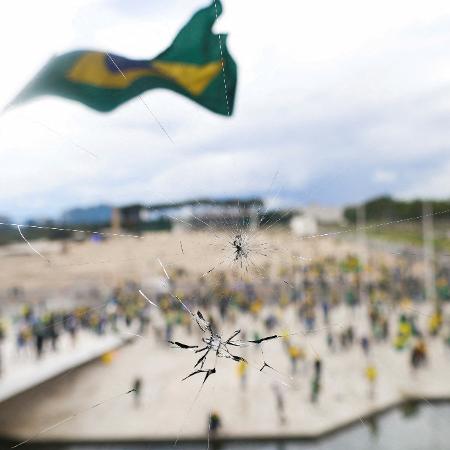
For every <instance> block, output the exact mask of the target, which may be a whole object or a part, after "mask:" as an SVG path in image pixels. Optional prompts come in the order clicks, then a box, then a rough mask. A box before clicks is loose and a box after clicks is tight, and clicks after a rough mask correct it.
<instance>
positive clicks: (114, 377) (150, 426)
mask: <svg viewBox="0 0 450 450" xmlns="http://www.w3.org/2000/svg"><path fill="white" fill-rule="evenodd" d="M254 239H255V240H254V243H255V246H258V245H260V244H261V243H263V242H267V243H269V249H268V250H266V253H267V254H268V256H261V257H259V258H256V259H255V264H256V265H257V266H260V264H264V262H265V261H267V260H269V261H270V262H271V265H272V268H271V269H270V270H271V272H272V273H273V275H274V276H275V275H276V274H277V272H278V271H279V269H280V267H281V266H283V265H288V266H289V265H291V264H292V262H293V261H296V262H297V263H299V264H302V262H304V261H308V258H312V259H315V258H317V257H324V256H339V255H341V256H342V255H344V254H346V253H347V252H351V251H355V249H356V248H357V247H356V245H355V244H354V242H351V241H343V242H340V243H338V242H336V241H335V240H333V239H299V238H294V237H293V236H292V235H289V234H288V233H280V232H267V233H263V234H261V235H257V236H256V237H254ZM228 242H229V236H226V235H225V234H222V233H216V232H209V233H205V232H196V233H153V234H147V235H145V236H144V237H143V239H134V238H113V239H110V240H107V241H105V242H103V243H94V242H84V243H77V244H75V243H72V244H69V246H68V248H67V249H66V252H65V253H62V252H61V251H60V249H58V248H57V247H56V250H55V249H53V251H47V253H46V256H47V257H48V258H49V259H50V260H51V263H50V264H49V263H47V262H46V261H44V260H42V259H40V258H39V256H37V255H35V254H32V253H31V254H30V255H28V256H9V257H6V256H5V258H7V260H9V261H11V262H12V263H13V264H9V265H7V268H6V269H5V270H4V271H3V272H2V273H1V274H0V276H1V279H0V282H1V284H2V286H3V287H4V288H8V287H11V286H14V285H23V286H25V288H26V290H27V294H29V293H30V292H43V293H45V292H48V291H55V292H56V291H58V292H67V293H73V289H74V287H76V286H83V287H86V286H93V287H96V288H99V289H100V290H104V291H109V290H110V289H111V288H112V287H113V286H114V285H115V284H116V283H120V282H121V281H123V280H125V279H133V280H136V281H138V282H140V283H142V285H143V286H145V285H146V283H148V284H151V283H153V282H154V280H155V279H158V278H164V277H165V275H164V269H163V267H162V266H161V265H160V263H159V261H158V260H160V261H161V262H162V263H163V265H164V268H165V269H166V270H167V272H168V274H169V276H170V275H171V274H172V273H173V272H174V270H175V268H176V267H183V268H185V269H187V270H189V271H190V272H191V273H196V274H199V275H200V274H203V273H206V272H207V271H208V270H210V269H211V268H212V267H216V270H219V269H220V268H222V267H223V268H224V269H226V270H232V269H233V267H232V266H229V264H230V263H231V261H232V258H233V254H232V251H231V250H230V249H228V248H227V243H228ZM52 245H53V246H54V244H52ZM44 247H45V246H44ZM54 247H55V246H54ZM224 247H225V248H226V250H225V251H223V250H221V249H222V248H224ZM40 250H42V251H43V252H44V253H45V251H46V250H45V248H42V249H40ZM22 251H23V248H22ZM299 257H300V258H299ZM382 257H383V258H385V259H386V260H390V261H393V258H394V256H393V255H391V254H383V256H382V254H381V253H379V254H378V255H377V258H382ZM258 270H259V269H257V271H256V272H258ZM242 276H243V277H249V278H250V279H252V277H257V276H259V275H258V273H254V272H253V271H250V272H249V273H248V274H247V272H245V270H244V271H242ZM281 282H282V279H281V278H280V283H281ZM422 312H423V313H424V314H421V316H420V320H421V321H422V323H423V324H424V323H425V322H426V320H427V316H426V314H428V313H430V312H431V310H430V307H429V306H428V307H427V306H425V309H424V311H422ZM366 317H367V314H366V312H365V311H364V309H363V308H361V309H359V310H356V312H353V313H352V312H351V311H349V310H347V309H345V308H344V307H340V308H339V309H338V310H335V311H334V312H333V315H332V318H331V322H332V324H333V325H332V329H333V330H334V331H338V330H339V328H340V327H344V326H347V325H349V324H353V326H355V327H356V333H357V335H361V334H365V333H366V332H367V328H368V325H367V323H366ZM152 320H153V321H155V322H156V323H158V321H160V320H161V317H160V316H159V312H158V311H157V310H155V311H154V312H153V316H152ZM391 320H392V321H394V320H395V316H394V315H392V317H391ZM393 325H394V324H392V326H393ZM279 327H280V328H282V329H283V330H286V329H287V330H289V331H290V332H291V333H295V332H297V331H298V332H299V334H297V335H295V336H293V337H292V339H293V340H294V341H295V342H296V343H297V344H299V345H301V346H302V348H303V349H304V350H305V352H306V355H307V359H306V362H305V364H303V365H302V366H301V367H300V369H299V372H298V374H297V375H296V376H295V377H294V378H293V379H291V378H290V377H289V373H290V364H289V359H288V357H287V355H286V352H285V350H284V349H283V345H282V342H281V340H276V341H273V342H271V343H270V344H267V345H265V347H264V350H265V359H266V360H267V361H268V362H270V364H271V365H272V366H273V367H274V368H276V369H277V371H279V372H280V373H277V372H274V371H271V370H268V369H265V370H264V372H260V371H259V369H260V367H261V365H262V356H261V353H260V350H259V349H258V348H256V349H255V348H248V349H246V350H242V351H243V352H244V353H243V356H245V357H246V358H247V359H248V360H249V362H250V367H249V369H248V376H247V387H246V388H245V389H243V388H242V387H241V386H240V384H239V378H238V376H237V371H236V364H235V363H234V362H233V361H230V360H225V359H224V360H219V361H218V367H217V368H218V373H217V374H215V375H214V376H213V377H211V379H210V380H208V382H207V383H206V384H205V386H204V388H203V389H202V391H201V393H200V395H198V398H196V396H197V394H198V392H199V387H200V386H201V379H198V378H197V379H196V378H195V377H193V378H190V379H189V380H186V381H184V382H181V381H180V380H181V379H182V378H183V377H184V376H186V375H187V374H188V373H190V372H191V370H192V366H193V362H194V358H195V355H193V354H192V353H190V352H185V351H180V350H173V349H169V348H168V347H167V346H165V345H162V344H161V342H160V341H158V340H157V339H156V337H155V336H154V334H153V332H150V333H149V335H147V336H145V337H144V338H136V340H135V341H134V343H132V344H130V345H127V346H125V347H123V348H122V349H121V350H120V351H118V352H117V354H116V357H115V358H114V359H113V361H112V362H111V363H110V364H105V363H102V362H101V361H97V362H94V363H92V364H89V365H88V366H85V367H82V368H80V369H78V370H74V371H72V372H70V373H68V374H66V375H64V376H62V377H60V378H57V379H55V380H52V381H50V382H48V383H45V384H44V385H42V386H40V387H37V388H35V389H33V390H32V391H29V392H26V393H24V394H22V395H19V396H17V397H16V398H14V399H11V400H8V401H7V402H6V403H3V404H2V407H1V408H0V434H1V435H4V436H13V437H18V438H22V439H26V438H27V437H30V436H32V435H33V434H34V433H38V432H39V431H40V430H43V429H45V428H47V427H49V426H52V425H53V424H56V423H58V422H59V421H61V420H64V419H65V418H67V417H70V416H71V415H73V414H76V413H78V412H79V411H85V410H86V408H89V406H91V405H94V404H96V403H98V402H101V401H104V400H108V401H107V402H106V403H105V404H103V405H101V406H98V407H97V408H94V409H92V410H89V411H86V412H82V413H81V414H78V415H77V416H76V417H75V418H73V419H72V420H70V421H68V422H67V423H64V424H61V425H60V426H57V427H55V428H52V429H51V430H48V431H47V432H46V433H45V434H44V435H42V436H40V438H45V439H62V440H67V439H68V440H115V439H120V440H138V439H143V440H148V439H150V440H151V439H156V440H158V439H169V440H170V439H174V438H176V437H177V436H178V435H180V437H183V438H202V437H205V436H206V423H207V416H208V413H209V412H210V411H212V410H216V411H218V412H219V414H220V415H221V417H222V422H223V428H222V430H221V435H222V436H224V437H248V436H258V437H265V436H317V435H320V434H321V433H324V432H326V431H329V430H331V429H334V428H336V427H338V426H341V425H343V424H346V423H349V422H351V421H354V420H360V419H362V420H364V417H366V416H367V415H368V414H370V413H372V412H374V411H377V410H380V409H383V408H386V407H388V406H390V405H393V404H395V403H398V402H400V401H401V400H402V399H404V398H406V397H408V396H414V397H418V398H422V397H423V398H425V399H430V398H436V397H450V385H449V384H448V374H449V373H450V357H449V355H448V349H445V348H444V345H443V343H442V341H441V340H439V339H436V340H435V341H432V342H430V363H429V365H428V366H427V367H426V368H424V369H423V370H422V371H420V372H418V373H417V374H415V375H413V374H412V373H411V369H410V367H409V360H408V357H409V354H408V353H406V352H404V353H399V352H397V351H395V350H394V349H393V348H392V345H391V343H386V344H380V345H378V346H376V347H375V348H374V350H373V353H372V355H371V358H372V360H373V361H374V362H375V364H376V365H377V367H378V371H379V379H378V381H377V385H376V395H375V398H374V399H370V398H369V395H368V385H367V380H366V379H365V376H364V369H365V367H366V364H367V359H366V357H365V356H364V355H363V353H362V350H361V348H360V347H359V346H358V345H356V346H354V348H352V349H351V350H348V351H345V352H339V353H333V352H331V351H330V350H329V349H328V348H327V347H326V341H325V334H326V332H327V331H328V329H329V328H322V327H323V323H320V322H319V323H318V324H317V327H318V330H317V332H316V333H313V334H311V335H308V336H305V335H303V333H302V332H303V330H302V329H300V328H299V324H298V321H297V320H296V319H295V320H294V311H293V310H292V309H290V308H288V309H287V310H285V312H284V315H283V320H282V323H281V324H280V325H279ZM236 328H241V329H244V330H248V332H249V333H251V332H254V331H255V330H258V329H259V330H260V331H261V332H262V330H261V325H260V324H257V323H254V322H253V320H252V319H251V318H250V317H249V316H242V317H238V319H237V323H236V324H235V325H233V326H229V325H228V326H227V327H226V328H225V329H223V330H222V331H223V333H224V334H225V335H226V334H231V333H232V331H234V329H236ZM280 331H282V330H280ZM177 333H178V334H177V335H176V336H175V338H176V339H180V340H185V341H186V340H189V341H191V340H196V339H197V340H198V339H199V338H200V335H199V334H198V332H197V334H194V335H193V336H185V335H183V332H182V331H180V330H177ZM317 355H320V357H321V358H322V360H323V364H324V369H323V383H322V393H321V397H320V401H319V402H318V404H311V402H310V381H311V376H312V370H313V368H312V361H313V360H314V358H315V357H316V356H317ZM136 377H140V378H142V380H143V394H142V402H141V405H140V406H139V407H136V406H135V404H134V399H133V398H132V396H131V395H122V396H119V397H117V398H115V396H117V395H120V394H121V393H124V392H126V391H127V390H129V389H130V387H131V385H132V383H133V381H134V379H135V378H136ZM275 385H277V386H279V387H280V389H281V392H282V396H283V399H284V402H285V411H286V416H287V420H286V423H281V422H280V420H279V418H278V415H277V410H276V402H275V395H274V386H275ZM109 399H110V400H109ZM195 399H196V400H195ZM194 400H195V401H194Z"/></svg>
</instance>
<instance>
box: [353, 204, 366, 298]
mask: <svg viewBox="0 0 450 450" xmlns="http://www.w3.org/2000/svg"><path fill="white" fill-rule="evenodd" d="M356 224H357V229H358V242H359V252H358V253H359V255H360V259H361V272H360V277H359V292H358V295H359V302H360V304H363V303H365V301H366V300H367V298H366V290H365V287H366V286H365V284H366V281H367V280H366V278H367V277H366V270H367V265H368V248H367V233H366V205H365V204H364V203H361V205H359V207H358V209H357V215H356Z"/></svg>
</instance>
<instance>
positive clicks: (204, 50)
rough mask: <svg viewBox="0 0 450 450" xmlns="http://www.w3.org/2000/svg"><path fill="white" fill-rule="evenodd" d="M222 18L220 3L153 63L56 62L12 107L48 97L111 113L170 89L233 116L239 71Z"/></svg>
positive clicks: (82, 58)
mask: <svg viewBox="0 0 450 450" xmlns="http://www.w3.org/2000/svg"><path fill="white" fill-rule="evenodd" d="M221 13H222V5H221V3H220V1H219V0H214V1H213V2H212V4H211V5H210V6H208V7H206V8H204V9H201V10H199V11H197V12H196V13H195V14H194V16H193V17H192V18H191V20H190V21H189V22H188V23H187V24H186V25H185V26H184V27H183V28H182V29H181V30H180V32H179V33H178V35H177V36H176V37H175V39H174V41H173V42H172V45H171V46H170V47H169V48H168V49H167V50H165V51H163V52H162V53H160V54H159V55H158V56H156V57H155V58H153V59H150V60H148V59H147V60H133V59H128V58H125V57H123V56H119V55H115V54H111V53H107V52H100V51H91V50H78V51H73V52H69V53H64V54H62V55H60V56H56V57H54V58H52V59H51V60H50V61H49V62H48V63H47V64H46V65H45V66H44V67H43V68H42V69H41V71H40V72H39V73H38V74H37V75H36V76H35V77H34V78H33V79H32V80H31V81H30V82H29V83H28V85H27V86H25V88H24V89H23V90H22V91H21V92H20V93H19V94H18V95H17V96H16V97H15V98H14V100H13V101H12V102H11V103H10V104H9V105H8V107H11V106H15V105H19V104H21V103H24V102H27V101H29V100H31V99H33V98H35V97H39V96H42V95H56V96H60V97H65V98H68V99H72V100H76V101H79V102H81V103H84V104H85V105H87V106H89V107H91V108H93V109H96V110H98V111H111V110H113V109H114V108H116V107H118V106H119V105H121V104H122V103H124V102H126V101H127V100H130V99H132V98H133V97H136V96H138V95H140V94H141V93H142V92H144V91H146V90H149V89H155V88H165V89H170V90H172V91H175V92H178V93H179V94H182V95H184V96H186V97H188V98H190V99H191V100H194V101H195V102H197V103H198V104H200V105H202V106H204V107H205V108H208V109H210V110H211V111H214V112H216V113H218V114H223V115H231V113H232V112H233V106H234V98H235V92H236V83H237V68H236V63H235V62H234V60H233V58H232V57H231V55H230V54H229V53H228V49H227V46H226V37H227V36H226V35H225V34H221V35H218V34H214V33H213V32H212V30H211V29H212V26H213V25H214V22H215V21H216V18H217V17H218V16H219V15H220V14H221Z"/></svg>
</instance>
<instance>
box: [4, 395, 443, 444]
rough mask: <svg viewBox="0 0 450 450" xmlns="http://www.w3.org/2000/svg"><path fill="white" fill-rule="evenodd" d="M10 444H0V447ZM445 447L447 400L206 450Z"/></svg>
mask: <svg viewBox="0 0 450 450" xmlns="http://www.w3.org/2000/svg"><path fill="white" fill-rule="evenodd" d="M10 447H11V446H10V445H7V444H0V449H1V450H4V449H5V450H6V449H9V448H10ZM21 448H22V449H23V450H38V449H39V450H43V449H45V450H176V449H178V450H206V448H207V445H206V442H205V443H201V444H184V443H179V444H178V445H177V447H173V444H142V443H140V444H95V445H92V444H83V445H78V444H77V445H73V444H71V445H30V444H29V445H25V446H23V447H21ZM306 449H308V450H428V449H430V450H449V449H450V403H433V404H432V405H431V404H427V403H422V404H414V403H410V404H407V405H404V406H402V407H401V408H398V409H396V410H393V411H390V412H388V413H386V414H384V415H381V416H379V417H376V418H373V419H370V420H369V419H365V420H364V424H362V423H361V424H358V425H355V426H353V427H351V428H347V429H346V430H343V431H341V432H338V433H335V434H333V435H331V436H329V437H327V438H324V439H320V440H317V441H269V442H254V443H252V442H233V443H224V444H217V443H213V442H211V445H210V450H306Z"/></svg>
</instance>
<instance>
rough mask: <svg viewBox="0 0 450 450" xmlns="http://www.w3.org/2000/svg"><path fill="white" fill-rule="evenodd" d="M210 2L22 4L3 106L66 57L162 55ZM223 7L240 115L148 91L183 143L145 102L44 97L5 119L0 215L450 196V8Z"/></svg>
mask: <svg viewBox="0 0 450 450" xmlns="http://www.w3.org/2000/svg"><path fill="white" fill-rule="evenodd" d="M207 4H208V1H205V0H154V1H151V2H150V1H147V0H126V1H125V0H88V1H87V0H79V1H72V0H65V1H64V2H62V1H59V0H53V1H46V0H39V1H33V0H28V1H22V0H15V1H14V2H8V4H7V5H4V7H3V9H2V14H1V16H0V47H1V55H2V63H1V67H2V71H1V83H0V107H3V106H4V105H6V103H7V102H8V101H9V100H10V99H11V98H12V97H13V96H14V95H15V94H16V93H17V91H18V90H20V89H21V87H22V86H23V85H24V84H25V83H26V82H27V81H28V80H29V79H30V78H31V77H32V76H33V75H34V74H35V73H36V71H37V70H39V69H40V68H41V66H42V65H43V64H44V63H45V62H46V61H47V60H48V59H49V58H50V57H51V56H52V55H54V54H59V53H63V52H65V51H69V50H73V49H79V48H85V49H86V48H89V49H98V50H107V51H110V52H113V53H117V54H121V55H124V56H127V57H131V58H151V57H153V56H155V55H156V54H157V53H159V52H160V51H162V50H163V49H164V48H165V47H167V46H168V45H169V44H170V42H171V40H172V39H173V37H174V36H175V34H176V33H177V31H178V30H179V29H180V27H181V26H182V25H183V24H184V23H185V22H186V21H187V20H188V19H189V18H190V16H191V15H192V13H193V12H194V11H196V10H197V9H198V8H199V7H202V6H205V5H207ZM223 5H224V14H223V16H222V17H221V18H220V20H219V21H218V23H217V24H216V26H215V30H216V31H221V32H228V33H229V41H228V45H229V50H230V52H231V53H232V55H233V56H234V58H235V60H236V62H237V64H238V92H237V99H236V105H235V113H234V115H233V117H231V118H226V117H221V116H218V115H215V114H213V113H211V112H209V111H207V110H205V109H202V108H201V107H199V106H198V105H196V104H194V103H193V102H190V101H189V100H188V99H186V98H184V97H182V96H179V95H177V94H174V93H172V92H170V91H165V90H158V91H156V90H155V91H149V92H147V93H146V94H145V95H144V98H145V101H146V103H147V104H148V105H149V106H150V108H151V109H152V111H153V112H154V114H155V115H156V116H157V117H158V119H159V121H160V122H161V123H162V124H163V125H164V127H165V128H166V129H167V130H168V133H169V134H170V136H171V137H172V139H173V141H174V143H171V142H170V141H169V140H168V139H167V137H166V136H165V135H164V133H163V132H162V131H161V129H160V128H159V127H158V125H157V123H156V122H155V121H154V119H153V118H152V117H151V116H150V114H149V113H148V111H147V110H146V109H145V107H144V105H143V104H142V103H141V102H140V101H139V99H135V100H133V101H130V102H128V103H126V104H124V105H123V106H121V107H120V108H118V109H117V110H116V111H114V112H112V113H107V114H102V113H98V112H95V111H93V110H90V109H88V108H86V107H85V106H83V105H81V104H78V103H75V102H71V101H68V100H64V99H58V98H56V97H46V98H40V99H38V100H36V101H34V102H33V103H30V104H28V105H26V106H22V107H20V108H17V109H15V110H13V111H11V112H8V113H6V114H4V115H2V116H0V152H1V164H0V183H1V185H0V186H1V189H0V214H7V215H9V216H10V217H12V218H14V219H20V220H22V219H23V218H26V217H33V216H41V217H42V216H54V215H57V214H58V213H60V212H61V211H62V210H64V209H67V208H70V207H73V206H87V205H94V204H97V203H99V202H106V203H111V204H116V205H121V204H126V203H128V202H136V201H139V202H144V203H152V202H155V201H165V200H172V199H186V198H190V197H194V196H199V195H201V196H217V197H224V196H229V195H255V194H256V195H263V196H265V197H270V198H272V203H274V204H292V203H303V204H309V203H312V202H319V203H323V204H342V203H348V202H357V201H360V200H361V199H365V198H367V197H370V196H374V195H377V194H381V193H391V194H394V195H396V196H401V197H415V196H436V197H449V196H450V151H449V149H450V2H449V1H448V0H442V1H441V0H430V1H427V2H425V1H423V0H419V1H415V0H408V1H406V0H405V1H403V0H396V1H392V0H378V1H376V2H369V1H361V0H340V1H336V0H329V1H323V0H317V1H314V2H312V1H310V0H309V1H303V0H279V1H274V0H271V1H269V0H245V1H243V0H223ZM85 150H86V151H85ZM88 152H92V153H94V154H95V155H97V156H98V157H97V158H93V157H92V156H91V155H90V154H89V153H88ZM277 172H278V176H277V177H275V180H274V182H272V180H273V179H274V175H275V173H277Z"/></svg>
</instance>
